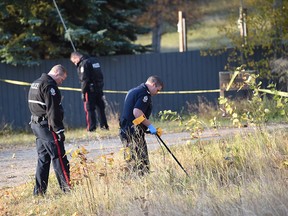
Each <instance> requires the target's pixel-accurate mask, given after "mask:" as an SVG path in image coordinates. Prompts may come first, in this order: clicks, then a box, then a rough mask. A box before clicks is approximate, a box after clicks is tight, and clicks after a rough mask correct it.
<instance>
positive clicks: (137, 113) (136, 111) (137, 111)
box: [133, 108, 152, 127]
mask: <svg viewBox="0 0 288 216" xmlns="http://www.w3.org/2000/svg"><path fill="white" fill-rule="evenodd" d="M133 115H134V117H135V119H137V118H139V117H140V116H144V117H145V115H144V113H143V111H142V110H140V109H138V108H134V109H133ZM141 124H143V125H145V126H146V127H148V126H149V125H151V124H152V123H151V122H150V121H149V120H148V119H147V118H146V117H145V119H144V120H143V121H142V122H141Z"/></svg>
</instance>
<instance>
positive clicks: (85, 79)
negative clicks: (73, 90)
mask: <svg viewBox="0 0 288 216" xmlns="http://www.w3.org/2000/svg"><path fill="white" fill-rule="evenodd" d="M81 70H82V71H81ZM90 70H91V67H90V64H89V63H86V64H85V65H83V66H82V68H81V69H80V71H81V90H82V93H83V94H85V93H86V92H87V91H88V88H89V82H90Z"/></svg>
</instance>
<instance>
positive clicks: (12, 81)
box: [0, 79, 31, 86]
mask: <svg viewBox="0 0 288 216" xmlns="http://www.w3.org/2000/svg"><path fill="white" fill-rule="evenodd" d="M0 80H1V81H2V82H6V83H10V84H14V85H24V86H30V85H31V83H27V82H21V81H16V80H8V79H0Z"/></svg>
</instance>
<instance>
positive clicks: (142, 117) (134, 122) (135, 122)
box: [132, 115, 145, 125]
mask: <svg viewBox="0 0 288 216" xmlns="http://www.w3.org/2000/svg"><path fill="white" fill-rule="evenodd" d="M144 120H145V116H144V115H141V116H139V117H138V118H136V119H134V120H133V121H132V123H133V124H134V125H139V124H141V123H142V122H143V121H144Z"/></svg>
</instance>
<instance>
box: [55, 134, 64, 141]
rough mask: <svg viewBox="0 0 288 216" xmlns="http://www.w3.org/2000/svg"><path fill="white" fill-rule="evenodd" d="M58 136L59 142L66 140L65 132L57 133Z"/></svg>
mask: <svg viewBox="0 0 288 216" xmlns="http://www.w3.org/2000/svg"><path fill="white" fill-rule="evenodd" d="M57 136H58V141H59V142H64V141H65V135H64V132H60V133H57Z"/></svg>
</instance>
